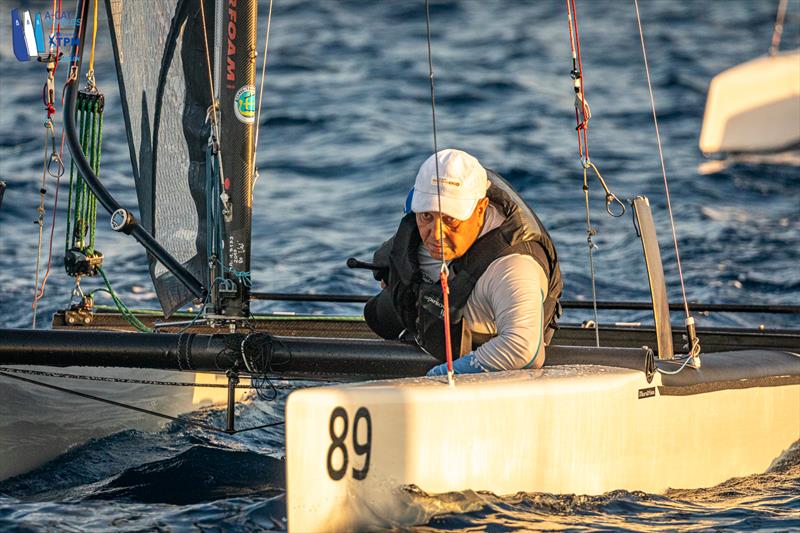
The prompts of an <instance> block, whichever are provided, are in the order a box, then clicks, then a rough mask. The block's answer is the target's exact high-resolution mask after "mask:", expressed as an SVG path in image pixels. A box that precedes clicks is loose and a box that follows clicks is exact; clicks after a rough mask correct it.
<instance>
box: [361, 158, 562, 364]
mask: <svg viewBox="0 0 800 533" xmlns="http://www.w3.org/2000/svg"><path fill="white" fill-rule="evenodd" d="M437 165H438V168H437ZM442 258H444V262H445V264H446V265H447V268H446V270H447V275H448V286H449V307H450V309H449V312H450V324H451V345H452V353H453V357H454V358H456V357H458V356H459V355H460V356H461V357H460V358H459V359H456V360H455V361H454V364H453V367H454V370H455V372H456V373H460V374H466V373H477V372H491V371H497V370H512V369H520V368H541V366H542V365H543V364H544V360H545V346H546V345H547V344H548V342H549V341H550V339H551V337H552V335H553V331H554V328H555V319H556V318H557V315H558V314H560V311H559V304H558V299H559V298H560V296H561V289H562V282H561V271H560V269H559V266H558V258H557V255H556V250H555V246H554V245H553V242H552V240H551V239H550V236H549V235H548V233H547V231H546V230H545V228H544V226H543V225H542V223H541V222H540V221H539V219H538V217H537V216H536V215H535V214H534V213H533V211H532V210H531V209H530V208H529V207H528V206H527V205H526V204H525V202H524V201H523V200H522V198H521V197H520V196H519V195H518V194H517V193H516V191H514V189H513V188H512V187H511V186H510V185H509V184H508V182H506V181H505V180H504V179H503V178H502V177H500V176H499V175H498V174H496V173H495V172H493V171H491V170H487V169H485V168H484V167H483V166H481V164H480V163H479V162H478V160H477V159H476V158H475V157H473V156H471V155H470V154H468V153H466V152H463V151H460V150H453V149H445V150H440V151H439V152H438V153H437V154H435V155H432V156H430V157H429V158H428V159H427V160H426V161H425V162H424V163H423V164H422V167H420V169H419V172H418V173H417V178H416V181H415V183H414V188H413V189H412V190H411V193H409V198H408V200H407V201H406V215H405V216H404V217H403V219H402V220H401V222H400V226H399V227H398V229H397V232H396V233H395V235H394V236H393V237H392V238H391V239H389V240H388V241H386V242H385V243H384V244H383V245H382V246H381V247H380V249H378V251H376V252H375V255H374V258H373V262H374V264H375V266H376V269H375V271H374V272H375V277H376V279H378V280H379V281H381V287H382V289H383V290H382V291H381V292H380V293H379V294H377V295H376V296H374V297H373V298H371V299H370V300H369V301H368V302H367V304H366V306H365V308H364V317H365V319H366V322H367V324H368V325H369V327H370V328H371V329H372V330H373V331H374V332H375V333H377V334H378V335H380V336H381V337H383V338H385V339H397V338H401V339H411V340H413V341H414V342H416V343H417V344H418V345H419V346H420V347H421V348H422V349H423V350H425V351H427V352H428V353H430V354H432V355H434V356H435V357H437V358H438V359H439V360H440V361H444V360H445V344H444V343H445V340H444V338H445V337H444V318H443V317H444V313H443V307H444V306H443V304H442V288H441V284H440V282H439V278H440V272H441V271H442ZM481 341H485V342H483V343H482V344H481ZM446 372H447V369H446V363H442V364H440V365H438V366H436V367H434V368H432V369H431V370H430V372H429V373H428V375H444V374H446Z"/></svg>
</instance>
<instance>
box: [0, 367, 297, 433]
mask: <svg viewBox="0 0 800 533" xmlns="http://www.w3.org/2000/svg"><path fill="white" fill-rule="evenodd" d="M0 375H2V376H5V377H8V378H12V379H17V380H19V381H24V382H26V383H30V384H32V385H38V386H40V387H45V388H48V389H53V390H57V391H59V392H63V393H65V394H72V395H74V396H80V397H81V398H86V399H87V400H93V401H96V402H101V403H106V404H109V405H113V406H115V407H121V408H123V409H128V410H130V411H136V412H139V413H144V414H146V415H151V416H156V417H159V418H164V419H166V420H171V421H173V422H180V423H181V424H187V425H190V426H194V427H198V428H200V429H204V430H206V431H211V432H213V433H220V434H225V435H235V434H237V433H244V432H245V431H254V430H257V429H266V428H270V427H275V426H280V425H282V424H285V421H280V422H273V423H271V424H263V425H260V426H254V427H249V428H244V429H237V430H233V431H226V430H224V429H220V428H217V427H215V426H212V425H209V424H204V423H202V422H198V421H196V420H190V419H187V418H180V417H177V416H172V415H168V414H166V413H159V412H158V411H152V410H150V409H144V408H142V407H137V406H135V405H130V404H126V403H122V402H117V401H114V400H109V399H108V398H101V397H100V396H95V395H93V394H86V393H84V392H79V391H75V390H71V389H66V388H64V387H59V386H58V385H51V384H49V383H44V382H41V381H36V380H33V379H28V378H24V377H22V376H15V375H13V374H8V373H6V372H0Z"/></svg>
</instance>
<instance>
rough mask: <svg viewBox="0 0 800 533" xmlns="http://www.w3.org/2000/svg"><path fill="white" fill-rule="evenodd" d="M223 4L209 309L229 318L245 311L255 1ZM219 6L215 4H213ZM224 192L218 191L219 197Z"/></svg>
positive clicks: (247, 297)
mask: <svg viewBox="0 0 800 533" xmlns="http://www.w3.org/2000/svg"><path fill="white" fill-rule="evenodd" d="M220 3H221V4H222V6H221V7H222V11H223V12H222V13H221V17H220V16H219V15H220V14H219V13H218V15H217V16H218V17H219V18H220V19H221V25H222V28H221V30H222V31H221V32H219V33H217V34H216V36H215V41H216V43H217V46H220V47H221V51H222V53H221V54H219V56H220V58H219V59H220V63H219V64H218V68H217V69H216V70H217V72H218V73H219V74H218V76H219V84H218V87H219V94H218V98H219V105H220V129H221V131H220V145H221V150H222V169H223V175H224V177H225V179H224V183H223V187H224V193H225V194H227V198H228V203H227V205H223V206H222V208H223V215H224V235H223V244H222V248H223V250H222V256H223V257H222V260H223V264H224V266H225V267H226V268H225V269H224V272H221V273H220V277H223V278H224V279H225V281H224V282H220V283H218V284H217V290H216V291H214V296H215V301H213V307H214V312H215V313H217V314H220V315H225V316H231V317H245V316H248V315H249V313H250V239H251V223H252V206H253V195H252V191H253V170H252V169H253V151H254V148H255V146H254V136H255V76H256V27H257V12H258V9H257V7H258V6H257V4H258V3H257V0H226V1H223V2H220ZM218 7H219V6H218ZM224 196H225V195H224V194H223V197H224Z"/></svg>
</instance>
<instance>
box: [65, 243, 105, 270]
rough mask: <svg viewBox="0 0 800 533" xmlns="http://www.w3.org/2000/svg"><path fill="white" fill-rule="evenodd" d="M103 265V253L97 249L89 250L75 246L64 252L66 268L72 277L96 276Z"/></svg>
mask: <svg viewBox="0 0 800 533" xmlns="http://www.w3.org/2000/svg"><path fill="white" fill-rule="evenodd" d="M102 265H103V254H102V253H101V252H99V251H97V250H95V251H93V252H88V251H86V250H82V249H80V248H77V247H74V248H70V249H69V250H67V252H66V253H65V254H64V268H65V269H66V271H67V274H69V275H70V276H72V277H76V276H94V275H96V274H97V271H98V269H99V268H100V267H101V266H102Z"/></svg>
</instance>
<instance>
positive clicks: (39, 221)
mask: <svg viewBox="0 0 800 533" xmlns="http://www.w3.org/2000/svg"><path fill="white" fill-rule="evenodd" d="M44 127H45V131H44V157H43V162H42V179H41V182H40V187H39V207H37V208H36V212H37V213H38V216H37V218H36V220H34V221H33V222H34V224H36V225H37V226H39V244H38V245H37V247H36V274H35V277H34V288H33V303H32V304H31V309H32V311H33V319H32V323H31V327H32V328H33V329H36V307H37V304H38V302H39V298H38V296H39V270H40V261H41V256H42V239H43V237H44V202H45V195H46V193H47V189H46V187H45V185H47V183H46V180H47V145H48V141H49V138H48V135H47V134H48V133H50V135H53V123H52V121H50V119H48V120H47V121H46V122H45V123H44ZM54 142H55V141H54Z"/></svg>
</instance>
